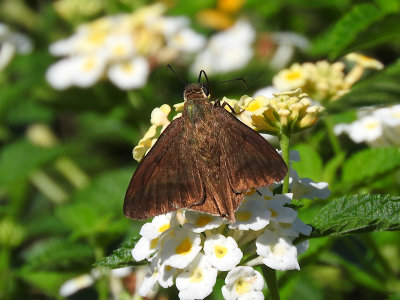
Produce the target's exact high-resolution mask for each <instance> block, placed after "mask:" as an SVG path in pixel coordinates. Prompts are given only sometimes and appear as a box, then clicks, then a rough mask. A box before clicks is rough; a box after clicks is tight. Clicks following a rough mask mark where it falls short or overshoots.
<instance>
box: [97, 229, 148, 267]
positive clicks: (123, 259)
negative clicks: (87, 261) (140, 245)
mask: <svg viewBox="0 0 400 300" xmlns="http://www.w3.org/2000/svg"><path fill="white" fill-rule="evenodd" d="M139 239H140V237H137V236H136V237H132V238H130V239H129V240H128V241H126V242H124V243H123V244H122V246H121V247H120V248H119V249H117V250H114V252H113V253H112V254H111V255H109V256H107V257H104V258H102V259H100V260H98V261H97V262H96V263H95V264H94V265H95V266H97V267H107V268H110V269H115V268H122V267H128V266H140V265H144V264H147V262H146V261H142V262H135V261H134V260H133V258H132V253H131V252H132V249H133V248H134V247H135V245H136V243H137V242H138V241H139Z"/></svg>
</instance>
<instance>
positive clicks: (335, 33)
mask: <svg viewBox="0 0 400 300" xmlns="http://www.w3.org/2000/svg"><path fill="white" fill-rule="evenodd" d="M383 16H384V14H383V13H382V12H381V11H380V10H378V9H377V8H376V7H375V6H374V5H372V4H368V3H364V4H360V5H357V6H354V7H353V9H352V10H351V11H350V12H349V13H347V14H346V15H345V16H343V18H342V19H340V20H339V21H338V22H337V23H336V24H335V25H334V27H333V28H331V29H330V30H329V31H328V32H326V33H325V34H323V36H321V37H319V38H317V40H316V41H315V42H314V45H313V47H312V49H311V53H312V54H314V55H323V54H328V55H329V56H330V58H331V59H333V58H336V57H338V56H339V55H341V54H342V53H343V50H344V49H345V48H346V47H348V46H349V45H350V44H351V43H352V42H353V41H354V39H355V38H356V37H357V35H358V34H359V33H360V32H362V31H364V30H366V29H367V28H368V27H369V26H370V25H371V24H373V23H374V22H376V21H377V20H379V19H381V18H382V17H383Z"/></svg>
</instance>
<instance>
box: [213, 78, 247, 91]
mask: <svg viewBox="0 0 400 300" xmlns="http://www.w3.org/2000/svg"><path fill="white" fill-rule="evenodd" d="M238 80H240V81H241V82H242V83H243V84H244V87H245V88H246V89H247V82H246V80H244V78H243V77H239V78H234V79H229V80H224V81H217V82H215V83H226V82H232V81H238Z"/></svg>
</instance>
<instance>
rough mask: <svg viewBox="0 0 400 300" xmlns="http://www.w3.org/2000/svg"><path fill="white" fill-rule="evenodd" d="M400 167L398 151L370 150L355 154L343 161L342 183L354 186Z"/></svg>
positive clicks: (390, 149)
mask: <svg viewBox="0 0 400 300" xmlns="http://www.w3.org/2000/svg"><path fill="white" fill-rule="evenodd" d="M399 166H400V149H398V148H395V147H393V148H370V149H365V150H362V151H359V152H357V153H356V154H354V155H353V156H352V157H350V158H349V159H348V160H347V161H345V163H344V165H343V170H342V182H345V183H346V184H350V185H352V186H355V185H357V184H359V183H362V182H366V183H367V182H368V181H367V180H369V179H372V178H375V177H377V176H379V175H382V174H385V173H387V172H390V171H392V170H395V169H397V168H398V167H399Z"/></svg>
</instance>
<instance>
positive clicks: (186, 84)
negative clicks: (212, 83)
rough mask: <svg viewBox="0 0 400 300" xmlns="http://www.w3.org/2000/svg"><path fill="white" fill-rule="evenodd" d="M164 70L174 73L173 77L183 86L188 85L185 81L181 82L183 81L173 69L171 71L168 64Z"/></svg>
mask: <svg viewBox="0 0 400 300" xmlns="http://www.w3.org/2000/svg"><path fill="white" fill-rule="evenodd" d="M166 68H167V70H169V71H171V72H172V73H174V74H175V76H176V78H178V79H179V81H180V82H182V83H183V84H184V85H187V84H188V83H187V82H186V81H185V80H183V79H182V78H181V76H179V75H178V73H176V72H175V70H174V69H172V67H171V65H170V64H168V65H167V66H166Z"/></svg>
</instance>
